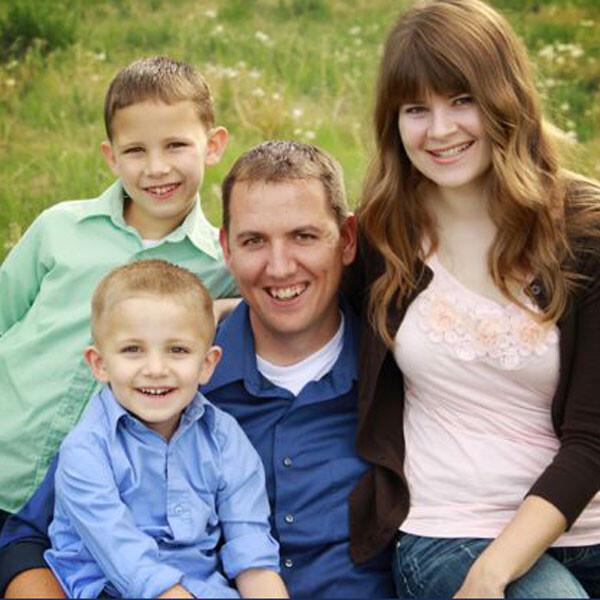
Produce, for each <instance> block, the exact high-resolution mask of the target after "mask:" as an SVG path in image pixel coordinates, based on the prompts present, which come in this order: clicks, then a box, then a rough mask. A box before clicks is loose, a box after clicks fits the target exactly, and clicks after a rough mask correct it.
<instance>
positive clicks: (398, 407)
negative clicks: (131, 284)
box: [344, 237, 600, 563]
mask: <svg viewBox="0 0 600 600" xmlns="http://www.w3.org/2000/svg"><path fill="white" fill-rule="evenodd" d="M577 265H578V269H577V272H578V273H580V274H583V275H586V276H588V277H589V279H588V280H587V281H585V282H584V283H583V284H582V286H581V287H580V288H579V289H578V290H577V292H576V293H574V294H573V296H572V298H571V301H570V304H569V307H568V309H567V311H566V312H565V314H564V315H563V316H562V317H561V319H560V320H559V321H558V326H559V329H560V375H559V381H558V386H557V389H556V393H555V395H554V398H553V400H552V423H553V426H554V430H555V431H556V435H557V436H558V438H559V439H560V449H559V451H558V453H557V454H556V456H555V457H554V460H553V461H552V463H550V464H549V465H548V467H547V468H546V469H545V470H544V472H543V473H542V474H541V475H540V477H539V478H538V480H537V481H536V482H535V483H534V484H533V486H532V487H531V489H530V490H529V492H528V494H535V495H537V496H541V497H542V498H545V499H546V500H548V501H549V502H551V503H552V504H553V505H554V506H556V507H557V508H558V509H559V510H560V511H561V512H562V513H563V514H564V515H565V517H566V519H567V522H568V527H570V526H571V525H572V524H573V522H574V521H575V520H576V519H577V517H578V515H579V514H580V513H581V511H582V510H583V509H584V508H585V507H586V505H587V504H588V503H589V502H590V500H591V499H592V498H593V497H594V495H595V494H596V493H597V492H598V490H599V489H600V262H599V260H598V258H597V255H595V254H592V253H585V254H584V253H581V255H580V257H579V258H578V260H577ZM382 272H383V260H382V257H381V256H380V255H379V254H378V253H377V252H376V251H375V250H374V249H373V248H372V247H370V245H369V244H368V243H367V242H366V240H365V238H364V237H361V238H360V242H359V253H358V256H357V260H356V263H355V265H354V266H353V267H352V268H351V270H350V271H349V272H348V273H347V274H346V280H345V282H344V287H345V290H346V292H347V293H348V295H349V296H350V297H351V299H352V300H353V302H355V305H356V306H357V307H358V308H359V309H360V311H361V314H362V326H361V368H360V380H359V399H358V402H359V423H358V429H357V439H356V449H357V452H358V454H359V455H360V456H362V457H363V458H364V459H365V460H367V461H368V462H370V463H371V464H372V467H371V469H370V470H369V471H368V472H367V473H366V474H365V475H364V476H363V477H362V478H361V479H360V480H359V482H358V483H357V484H356V486H355V488H354V491H353V492H352V494H351V496H350V537H351V546H350V552H351V554H352V557H353V559H354V560H355V562H359V563H360V562H363V561H366V560H369V559H370V558H372V557H374V556H375V555H376V554H378V553H379V552H380V551H381V550H382V549H383V548H384V547H385V546H386V545H387V544H388V543H389V542H390V541H391V539H392V538H393V536H394V534H395V533H396V532H397V531H398V528H399V526H400V525H401V524H402V522H403V521H404V519H405V518H406V515H407V513H408V508H409V503H410V499H409V493H408V487H407V483H406V479H405V476H404V472H403V463H404V435H403V431H402V426H403V425H402V424H403V409H404V385H403V379H402V373H401V372H400V370H399V368H398V366H397V365H396V361H395V360H394V357H393V355H392V353H391V352H390V350H389V349H388V348H387V347H386V346H385V344H384V343H383V341H382V339H381V338H380V336H379V335H378V334H377V333H376V332H375V330H374V329H373V328H372V327H371V326H370V325H369V324H368V322H367V319H366V317H365V315H366V306H367V302H368V291H369V287H370V285H371V284H372V283H373V281H375V279H377V277H379V275H380V274H381V273H382ZM415 272H416V273H419V274H420V281H419V285H418V289H417V290H416V291H415V292H414V293H413V294H412V295H411V296H410V297H408V298H407V299H406V300H405V301H404V302H403V303H402V305H401V306H400V307H399V308H395V307H392V308H391V309H390V310H389V311H388V327H389V331H390V333H392V335H394V334H395V332H396V331H397V330H398V327H399V326H400V323H401V322H402V319H403V317H404V315H405V313H406V310H407V308H408V306H409V305H410V303H411V302H412V301H413V300H414V299H415V298H416V296H417V295H418V294H419V293H420V292H422V291H423V290H424V289H425V288H426V287H427V286H428V285H429V283H430V281H431V279H432V277H433V274H432V272H431V270H430V269H429V268H428V267H427V266H425V265H424V264H423V263H421V262H419V263H418V264H417V265H416V271H415ZM531 293H532V295H533V296H534V297H535V299H536V301H537V302H538V304H539V305H541V306H543V305H544V293H543V290H542V289H541V287H540V286H539V285H538V284H537V283H535V282H534V284H533V285H532V286H531Z"/></svg>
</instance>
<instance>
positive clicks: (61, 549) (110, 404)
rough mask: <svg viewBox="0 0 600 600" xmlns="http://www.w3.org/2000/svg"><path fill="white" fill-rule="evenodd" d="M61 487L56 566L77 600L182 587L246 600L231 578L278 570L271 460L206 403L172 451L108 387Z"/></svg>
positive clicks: (65, 454)
mask: <svg viewBox="0 0 600 600" xmlns="http://www.w3.org/2000/svg"><path fill="white" fill-rule="evenodd" d="M55 481H56V504H55V518H54V521H53V523H52V525H51V526H50V537H51V539H52V544H53V549H51V550H48V551H47V552H46V553H45V559H46V561H47V562H48V564H49V565H50V566H51V568H52V570H53V571H54V573H55V574H56V575H57V577H58V579H59V580H60V583H61V585H62V586H63V588H64V590H65V592H66V593H67V595H68V596H69V597H87V598H90V597H96V596H98V595H99V594H100V593H101V592H102V590H103V589H104V588H106V589H107V592H108V593H109V594H111V595H113V594H114V595H122V596H125V597H133V598H142V597H146V598H148V597H150V598H152V597H156V596H157V595H159V594H161V593H162V592H164V591H166V590H167V589H168V588H170V587H172V586H173V585H175V584H177V583H181V584H182V585H183V586H184V587H185V588H186V589H187V590H188V591H189V592H190V593H192V594H193V595H194V596H196V597H197V598H215V597H218V598H226V597H238V594H237V592H236V591H235V590H234V589H233V588H232V587H231V586H230V585H229V583H228V581H227V579H226V578H229V579H233V578H234V577H236V576H237V575H238V574H239V573H240V572H241V571H243V570H246V569H249V568H268V569H271V570H274V571H278V570H279V566H278V565H279V554H278V545H277V542H276V541H275V540H274V539H273V538H272V537H271V535H270V533H269V523H268V518H269V505H268V500H267V495H266V492H265V477H264V471H263V467H262V463H261V460H260V458H259V457H258V454H257V453H256V451H255V450H254V448H253V447H252V445H251V444H250V442H249V441H248V439H247V437H246V435H245V434H244V433H243V431H242V430H241V428H240V427H239V425H238V424H237V422H236V421H235V419H234V418H233V417H231V416H230V415H228V414H226V413H224V412H223V411H221V410H219V409H218V408H216V407H214V406H213V405H212V404H210V403H209V402H208V401H207V400H206V399H205V398H204V397H203V396H202V395H201V394H197V395H196V396H195V398H194V400H193V401H192V403H191V404H190V405H189V406H188V407H187V408H186V410H185V411H184V413H183V415H182V418H181V422H180V424H179V428H178V429H177V431H176V432H175V434H174V435H173V437H172V438H171V440H170V441H169V442H167V441H166V440H165V439H164V438H162V437H161V436H160V435H159V434H157V433H156V432H154V431H153V430H151V429H149V428H147V427H146V426H145V425H144V424H142V423H141V422H140V421H139V420H138V419H136V418H135V417H133V416H132V415H130V414H129V413H128V412H127V411H126V410H125V409H124V408H123V407H121V406H120V405H119V404H118V403H117V402H116V400H115V399H114V396H113V395H112V392H111V390H110V388H109V387H105V388H103V389H102V391H101V392H100V393H99V394H98V395H96V396H95V397H94V398H93V399H92V400H91V401H90V404H89V407H88V409H87V410H86V412H85V414H84V416H83V418H82V420H81V422H80V423H79V424H78V425H77V426H76V428H75V429H74V430H73V431H72V432H71V433H70V434H69V435H68V436H67V438H66V439H65V441H64V442H63V444H62V446H61V451H60V456H59V464H58V469H57V472H56V480H55ZM222 535H223V538H224V543H223V545H222V546H220V547H218V545H219V540H220V539H221V536H222ZM219 565H222V569H223V573H221V572H220V571H219Z"/></svg>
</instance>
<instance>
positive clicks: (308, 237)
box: [296, 231, 317, 242]
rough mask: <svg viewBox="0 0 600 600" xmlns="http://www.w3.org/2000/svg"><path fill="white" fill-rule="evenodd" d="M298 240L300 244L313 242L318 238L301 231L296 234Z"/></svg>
mask: <svg viewBox="0 0 600 600" xmlns="http://www.w3.org/2000/svg"><path fill="white" fill-rule="evenodd" d="M296 239H297V240H298V241H299V242H310V241H312V240H316V239H317V236H316V235H315V234H314V233H306V232H304V231H299V232H298V233H296Z"/></svg>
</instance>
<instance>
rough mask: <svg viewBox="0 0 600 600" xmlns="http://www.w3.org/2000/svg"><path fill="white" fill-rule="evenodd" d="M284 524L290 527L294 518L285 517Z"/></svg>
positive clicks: (290, 516)
mask: <svg viewBox="0 0 600 600" xmlns="http://www.w3.org/2000/svg"><path fill="white" fill-rule="evenodd" d="M284 518H285V522H286V523H288V524H289V525H291V524H292V523H293V522H294V516H293V515H285V517H284Z"/></svg>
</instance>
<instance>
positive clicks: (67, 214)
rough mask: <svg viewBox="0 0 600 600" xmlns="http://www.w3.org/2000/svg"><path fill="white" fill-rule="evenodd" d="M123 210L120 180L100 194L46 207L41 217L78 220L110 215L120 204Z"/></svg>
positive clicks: (47, 219) (53, 220)
mask: <svg viewBox="0 0 600 600" xmlns="http://www.w3.org/2000/svg"><path fill="white" fill-rule="evenodd" d="M117 205H119V206H120V210H122V186H121V183H120V182H119V181H117V182H115V183H114V184H113V185H111V186H110V187H109V188H108V189H107V190H106V191H104V192H103V193H102V194H101V195H100V196H97V197H95V198H86V199H80V200H64V201H62V202H58V203H57V204H54V205H52V206H49V207H48V208H46V209H45V210H44V211H43V212H42V213H41V214H40V217H39V219H40V220H43V221H50V222H56V221H63V222H64V221H72V222H77V221H80V220H81V219H85V218H86V217H91V216H97V215H110V214H112V213H113V212H114V211H115V209H117V210H118V208H119V206H117Z"/></svg>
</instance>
